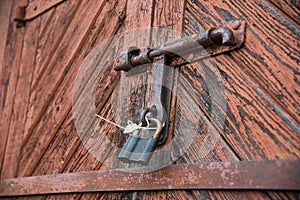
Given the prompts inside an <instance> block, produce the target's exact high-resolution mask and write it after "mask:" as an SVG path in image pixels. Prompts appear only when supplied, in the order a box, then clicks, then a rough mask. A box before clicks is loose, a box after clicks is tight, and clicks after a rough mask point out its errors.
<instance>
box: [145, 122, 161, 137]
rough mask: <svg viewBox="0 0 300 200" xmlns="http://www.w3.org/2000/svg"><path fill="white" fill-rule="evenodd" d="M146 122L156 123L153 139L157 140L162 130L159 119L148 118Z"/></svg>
mask: <svg viewBox="0 0 300 200" xmlns="http://www.w3.org/2000/svg"><path fill="white" fill-rule="evenodd" d="M148 120H149V121H151V122H154V123H156V131H155V133H154V135H153V138H155V139H158V137H159V135H160V133H161V130H162V128H163V126H162V122H161V121H160V120H159V119H156V118H152V117H150V118H148Z"/></svg>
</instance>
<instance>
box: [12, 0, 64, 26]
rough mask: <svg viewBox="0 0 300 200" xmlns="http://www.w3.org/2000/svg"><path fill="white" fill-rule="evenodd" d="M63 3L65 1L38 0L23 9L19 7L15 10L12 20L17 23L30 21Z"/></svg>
mask: <svg viewBox="0 0 300 200" xmlns="http://www.w3.org/2000/svg"><path fill="white" fill-rule="evenodd" d="M64 1H66V0H47V1H42V0H38V1H34V2H33V3H30V4H29V5H28V6H25V7H24V6H19V7H17V8H16V10H15V15H14V20H15V21H17V22H26V21H29V20H32V19H34V18H36V17H37V16H39V15H41V14H43V13H45V12H46V11H48V10H50V9H51V8H53V7H55V6H57V5H58V4H60V3H62V2H64Z"/></svg>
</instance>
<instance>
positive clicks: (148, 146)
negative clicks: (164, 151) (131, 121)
mask: <svg viewBox="0 0 300 200" xmlns="http://www.w3.org/2000/svg"><path fill="white" fill-rule="evenodd" d="M149 121H150V122H154V123H156V131H155V133H154V135H153V137H141V136H140V135H138V131H139V130H136V131H135V132H134V133H133V134H132V135H130V136H129V137H128V139H127V141H126V143H125V145H124V146H123V148H122V150H121V151H120V153H119V155H118V158H119V159H120V160H121V161H123V162H129V163H131V162H133V163H140V164H143V165H147V164H148V163H149V161H150V159H151V156H152V154H153V151H154V150H155V147H156V144H157V141H158V140H157V138H158V137H159V135H160V133H161V130H162V123H161V121H160V120H158V119H156V118H149Z"/></svg>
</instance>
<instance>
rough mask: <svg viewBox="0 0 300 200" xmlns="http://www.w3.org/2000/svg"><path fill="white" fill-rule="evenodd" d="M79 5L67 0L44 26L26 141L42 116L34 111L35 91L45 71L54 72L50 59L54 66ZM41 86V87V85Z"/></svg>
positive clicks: (41, 105)
mask: <svg viewBox="0 0 300 200" xmlns="http://www.w3.org/2000/svg"><path fill="white" fill-rule="evenodd" d="M79 6H80V2H78V1H67V4H63V5H61V6H59V7H58V8H57V9H56V10H55V14H56V15H55V16H53V18H50V20H51V22H50V21H49V23H48V24H49V25H46V26H45V27H43V35H42V36H41V37H40V38H39V45H38V48H37V56H36V64H35V71H34V75H33V83H32V87H31V95H30V96H31V100H30V103H29V112H28V114H27V122H26V128H25V135H24V141H26V140H27V139H28V137H29V136H30V133H31V131H32V129H33V128H34V127H35V126H36V124H37V123H38V118H39V117H40V116H39V115H38V112H37V113H35V111H34V109H35V106H37V97H34V96H33V91H35V90H36V88H37V86H38V84H42V83H41V82H42V81H45V80H46V79H45V78H44V77H47V75H46V74H45V73H48V76H50V75H51V74H53V73H51V71H52V67H50V66H51V63H50V61H52V66H53V62H55V61H56V60H57V56H58V55H57V54H56V55H55V52H56V51H59V49H58V48H60V51H61V48H62V47H61V46H60V47H59V45H60V44H61V42H62V38H63V37H64V35H65V34H66V33H67V32H66V31H67V29H68V27H69V26H70V23H71V21H72V19H73V17H74V15H75V13H76V11H77V9H78V8H79ZM69 34H70V33H69ZM65 41H66V40H65ZM65 45H66V44H65ZM63 55H64V53H62V55H61V57H63ZM54 56H56V57H54ZM53 57H54V58H53ZM55 64H58V65H59V63H55ZM55 64H54V65H55ZM49 65H50V66H49ZM55 66H56V65H55ZM57 67H58V66H57ZM49 73H50V75H49ZM46 85H47V84H46ZM39 87H41V85H40V86H39ZM49 89H50V88H49ZM42 91H43V90H42ZM40 92H41V91H40ZM34 94H35V93H34ZM43 96H44V98H47V97H48V96H47V95H43ZM49 97H50V96H49ZM49 97H48V98H49ZM45 106H46V105H43V104H42V103H41V104H40V105H38V107H39V108H40V109H41V107H45Z"/></svg>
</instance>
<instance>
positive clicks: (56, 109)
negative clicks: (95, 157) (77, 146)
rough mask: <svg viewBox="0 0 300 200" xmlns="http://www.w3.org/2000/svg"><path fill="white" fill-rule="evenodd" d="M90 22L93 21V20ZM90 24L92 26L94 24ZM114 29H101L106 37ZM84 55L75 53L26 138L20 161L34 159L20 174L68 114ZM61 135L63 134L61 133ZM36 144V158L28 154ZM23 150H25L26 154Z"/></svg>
mask: <svg viewBox="0 0 300 200" xmlns="http://www.w3.org/2000/svg"><path fill="white" fill-rule="evenodd" d="M87 6H88V5H87ZM102 8H103V7H102ZM102 8H101V10H102ZM98 9H99V8H98ZM108 11H109V10H108ZM108 11H107V12H108ZM90 13H92V12H90ZM91 17H92V16H91ZM93 17H94V16H93ZM109 17H110V15H107V14H104V15H103V17H102V18H101V20H99V21H98V22H97V23H98V24H97V25H99V24H101V23H104V21H106V20H108V19H109ZM95 18H98V15H97V16H95ZM92 23H95V21H94V22H92ZM115 23H116V24H117V25H118V16H116V17H115ZM92 26H94V24H93V25H92ZM115 29H116V27H114V26H112V27H111V28H110V29H108V30H104V29H103V30H102V33H103V37H107V36H109V35H111V34H113V33H114V31H115ZM100 30H101V29H100ZM90 31H91V30H89V31H88V32H89V33H88V34H91V32H90ZM98 34H99V32H98V33H97V32H96V33H93V34H91V37H92V38H97V37H98ZM100 34H101V32H100ZM86 39H87V37H84V38H82V39H81V40H83V41H80V42H84V41H86ZM99 39H101V38H99ZM102 39H103V38H102ZM89 45H90V44H89ZM86 47H87V49H86V50H88V46H86ZM85 55H86V54H85V52H84V51H83V52H82V51H81V52H80V54H79V55H76V59H75V61H74V62H73V63H72V66H74V67H73V68H72V69H70V70H69V71H68V73H67V74H66V77H65V78H64V81H63V84H61V86H60V87H58V90H57V91H56V93H55V94H56V96H55V98H54V99H53V101H51V102H50V105H49V107H48V110H47V111H46V114H45V115H44V119H47V120H46V121H44V122H43V123H40V124H38V126H37V127H36V129H35V130H34V134H33V135H32V137H31V138H30V139H29V140H28V142H27V143H26V144H25V146H24V148H23V154H22V155H23V156H22V158H23V159H21V162H25V163H28V162H27V161H28V160H27V159H28V158H29V159H34V161H33V160H32V162H31V164H30V165H29V167H25V166H24V168H23V170H22V171H20V174H24V173H25V174H31V171H32V170H34V166H35V165H36V164H37V162H38V161H39V158H40V157H41V156H42V155H43V153H44V151H45V150H46V149H47V146H48V144H49V143H50V142H51V140H52V138H53V137H54V136H55V135H56V133H57V131H58V130H59V128H60V126H61V124H62V123H63V122H64V120H65V118H66V116H68V115H69V112H70V109H71V107H72V92H73V87H74V81H75V78H76V75H77V72H78V69H79V67H80V64H81V63H82V60H83V58H84V56H85ZM60 105H64V106H60ZM50 119H51V120H50ZM49 127H50V128H49ZM44 130H51V134H48V135H42V133H43V132H44ZM61 134H63V132H61ZM61 136H63V135H61ZM66 139H67V140H68V139H70V138H66ZM75 139H76V138H75ZM57 142H59V141H57ZM36 145H38V146H39V148H40V150H39V151H35V153H36V154H37V156H36V158H32V157H31V156H30V154H31V153H32V152H31V150H32V147H33V146H36ZM62 148H63V147H62ZM62 150H63V149H62ZM25 152H27V153H28V154H27V153H25ZM26 155H27V156H26ZM30 157H31V158H30Z"/></svg>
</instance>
